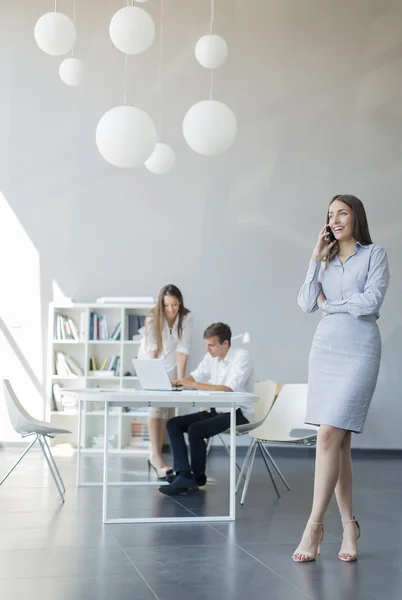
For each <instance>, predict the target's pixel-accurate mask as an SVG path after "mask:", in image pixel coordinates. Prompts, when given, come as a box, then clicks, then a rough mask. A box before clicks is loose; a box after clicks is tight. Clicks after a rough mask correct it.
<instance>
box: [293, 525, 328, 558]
mask: <svg viewBox="0 0 402 600" xmlns="http://www.w3.org/2000/svg"><path fill="white" fill-rule="evenodd" d="M308 523H311V524H312V525H321V526H322V531H321V539H320V542H319V544H318V546H317V551H316V553H315V554H314V553H313V552H309V551H308V550H299V549H297V550H296V552H295V553H294V554H293V556H292V560H293V561H294V562H298V563H300V562H312V561H313V560H315V559H316V557H317V554H318V555H319V554H320V549H321V542H322V540H323V538H324V523H316V522H315V521H308ZM312 543H313V541H312V537H311V532H310V544H312ZM297 556H306V557H307V558H297Z"/></svg>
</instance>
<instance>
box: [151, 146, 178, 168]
mask: <svg viewBox="0 0 402 600" xmlns="http://www.w3.org/2000/svg"><path fill="white" fill-rule="evenodd" d="M175 160H176V155H175V153H174V152H173V149H172V148H171V147H170V146H168V145H167V144H161V143H158V144H156V146H155V148H154V151H153V152H152V154H151V156H150V157H149V158H148V160H146V161H145V163H144V164H145V167H146V168H147V169H148V171H151V173H155V175H163V174H164V173H168V172H169V171H170V169H171V168H172V167H173V165H174V162H175Z"/></svg>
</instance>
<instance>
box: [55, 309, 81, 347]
mask: <svg viewBox="0 0 402 600" xmlns="http://www.w3.org/2000/svg"><path fill="white" fill-rule="evenodd" d="M53 337H54V339H55V340H75V341H77V342H78V341H79V340H80V336H79V332H78V328H77V325H76V324H75V322H74V321H73V319H72V318H71V317H69V316H68V315H61V314H59V313H54V329H53Z"/></svg>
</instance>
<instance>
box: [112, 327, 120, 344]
mask: <svg viewBox="0 0 402 600" xmlns="http://www.w3.org/2000/svg"><path fill="white" fill-rule="evenodd" d="M120 337H121V323H117V325H116V327H115V328H114V329H113V331H112V335H111V336H110V339H111V340H114V341H116V342H117V341H119V340H120Z"/></svg>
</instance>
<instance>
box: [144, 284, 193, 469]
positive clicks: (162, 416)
mask: <svg viewBox="0 0 402 600" xmlns="http://www.w3.org/2000/svg"><path fill="white" fill-rule="evenodd" d="M191 332H192V315H191V313H190V311H189V310H188V309H187V308H186V307H185V306H184V300H183V295H182V293H181V291H180V290H179V288H178V287H176V286H175V285H165V286H164V287H163V288H162V289H161V291H160V292H159V297H158V301H157V303H156V305H155V306H154V307H153V308H152V309H151V310H150V311H149V313H148V315H147V318H146V319H145V328H144V336H143V337H142V339H141V344H140V348H139V351H138V358H142V359H144V358H148V359H149V358H162V359H163V361H164V363H165V367H166V371H167V372H168V375H169V378H170V380H177V379H181V378H183V377H185V375H186V366H187V360H188V356H189V354H190V341H191ZM168 413H169V409H168V408H156V407H153V408H151V412H150V414H149V419H148V429H149V437H150V440H151V455H150V457H149V459H148V465H149V467H153V469H154V470H155V472H156V474H157V476H158V478H159V479H164V478H165V477H166V474H167V472H168V471H170V470H171V467H169V466H168V465H167V464H166V462H165V460H164V458H163V456H162V447H163V440H164V437H165V430H166V420H167V418H168V416H169V415H168Z"/></svg>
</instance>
